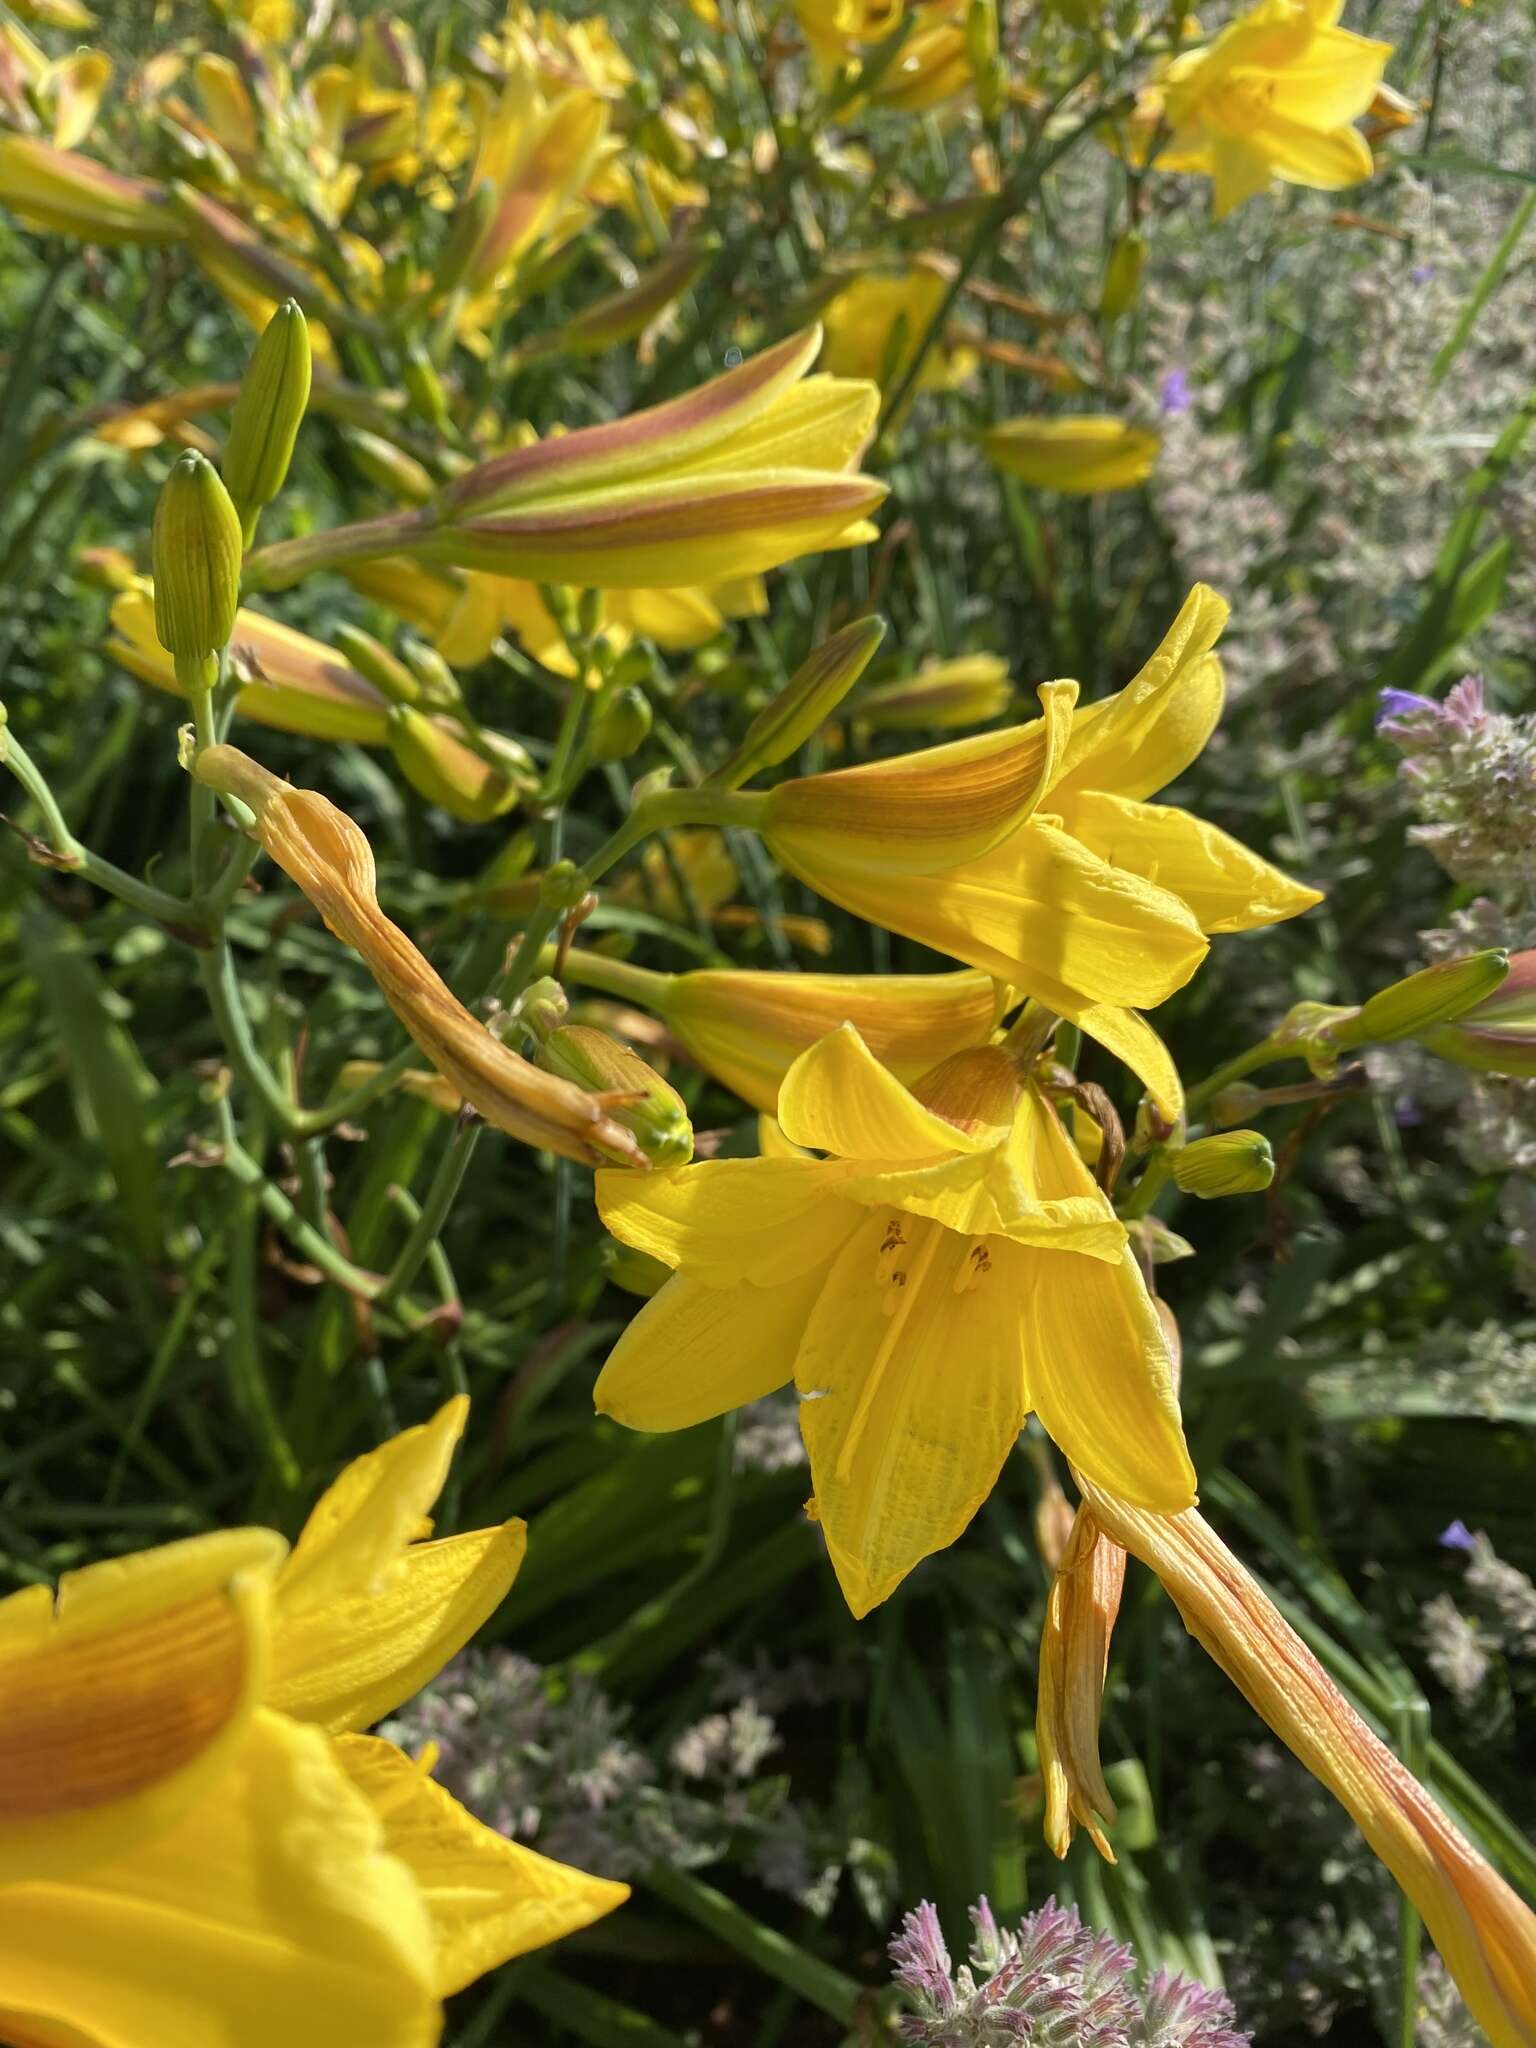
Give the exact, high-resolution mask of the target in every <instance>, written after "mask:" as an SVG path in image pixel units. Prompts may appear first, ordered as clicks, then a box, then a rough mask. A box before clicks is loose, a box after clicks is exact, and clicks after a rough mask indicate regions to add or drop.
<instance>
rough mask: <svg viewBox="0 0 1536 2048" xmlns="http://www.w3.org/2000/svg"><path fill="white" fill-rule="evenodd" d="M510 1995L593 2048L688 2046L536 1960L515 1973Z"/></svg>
mask: <svg viewBox="0 0 1536 2048" xmlns="http://www.w3.org/2000/svg"><path fill="white" fill-rule="evenodd" d="M513 1996H514V1998H515V1999H517V2000H518V2001H519V2002H520V2003H521V2004H523V2005H529V2006H532V2008H533V2010H534V2011H535V2012H539V2013H543V2014H544V2016H545V2018H546V2019H550V2020H554V2021H555V2022H556V2023H557V2024H558V2025H559V2027H560V2029H561V2031H562V2032H563V2031H565V2030H566V2029H569V2030H570V2032H572V2033H574V2034H578V2035H579V2036H580V2037H581V2039H582V2040H584V2041H591V2042H594V2043H595V2044H596V2048H621V2044H622V2048H687V2044H686V2043H685V2042H684V2040H683V2037H682V2035H681V2034H674V2033H673V2032H672V2030H671V2028H670V2027H663V2026H658V2025H657V2023H656V2021H655V2020H653V2019H650V2018H649V2017H647V2015H646V2014H645V2013H643V2012H637V2011H636V2010H635V2008H634V2007H633V2006H630V2005H619V2004H616V2003H615V2001H614V2000H613V1999H611V1998H608V1997H606V1996H605V1995H604V1994H603V1993H602V1992H601V1991H594V1990H592V1989H591V1988H590V1987H589V1986H588V1985H585V1984H578V1983H577V1982H576V1980H575V1979H574V1978H573V1977H563V1976H561V1975H560V1974H559V1973H558V1972H557V1971H555V1970H552V1969H550V1968H549V1966H548V1965H547V1964H546V1963H542V1962H539V1961H537V1960H536V1959H534V1958H530V1959H529V1960H528V1961H527V1962H525V1963H524V1964H523V1965H522V1967H521V1969H520V1970H519V1972H518V1976H517V1982H516V1985H515V1987H514V1991H513Z"/></svg>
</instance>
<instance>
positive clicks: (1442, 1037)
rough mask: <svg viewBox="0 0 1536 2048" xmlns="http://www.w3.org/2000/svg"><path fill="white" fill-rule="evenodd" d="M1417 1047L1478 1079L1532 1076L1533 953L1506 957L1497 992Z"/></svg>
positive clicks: (1535, 1047)
mask: <svg viewBox="0 0 1536 2048" xmlns="http://www.w3.org/2000/svg"><path fill="white" fill-rule="evenodd" d="M1420 1043H1421V1044H1423V1045H1425V1046H1427V1047H1428V1048H1429V1050H1430V1051H1431V1052H1432V1053H1437V1054H1438V1055H1439V1057H1440V1058H1441V1059H1443V1060H1452V1061H1454V1062H1455V1064H1456V1065H1457V1066H1458V1067H1471V1068H1473V1069H1474V1070H1475V1071H1476V1072H1478V1073H1483V1074H1510V1075H1518V1076H1525V1077H1529V1076H1533V1075H1536V952H1524V953H1512V954H1511V955H1510V960H1509V973H1508V975H1507V977H1506V978H1505V980H1504V982H1503V984H1502V986H1501V987H1500V988H1498V989H1497V990H1496V991H1495V993H1494V994H1492V995H1490V996H1487V997H1485V998H1484V1000H1483V1001H1482V1002H1480V1003H1478V1004H1477V1005H1476V1007H1475V1008H1473V1009H1469V1010H1463V1011H1462V1012H1461V1014H1460V1015H1459V1016H1458V1017H1457V1018H1456V1020H1455V1022H1454V1023H1448V1024H1440V1025H1437V1026H1436V1028H1435V1029H1434V1030H1432V1031H1426V1032H1424V1034H1423V1036H1422V1038H1421V1040H1420Z"/></svg>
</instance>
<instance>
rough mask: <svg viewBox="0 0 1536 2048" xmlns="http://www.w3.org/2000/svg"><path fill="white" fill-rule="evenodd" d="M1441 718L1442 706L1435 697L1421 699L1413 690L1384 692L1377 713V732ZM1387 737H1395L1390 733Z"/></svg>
mask: <svg viewBox="0 0 1536 2048" xmlns="http://www.w3.org/2000/svg"><path fill="white" fill-rule="evenodd" d="M1439 716H1440V706H1439V705H1438V704H1437V703H1436V702H1435V700H1434V698H1433V697H1420V696H1418V695H1416V693H1415V692H1414V691H1412V690H1383V691H1382V693H1381V707H1380V709H1379V710H1378V711H1377V713H1376V730H1377V731H1378V732H1382V731H1384V730H1385V729H1386V727H1388V726H1390V725H1398V724H1407V723H1408V722H1409V721H1410V720H1413V721H1416V720H1418V719H1420V718H1438V717H1439ZM1387 737H1388V738H1389V739H1390V738H1392V737H1393V735H1392V734H1391V733H1388V734H1387Z"/></svg>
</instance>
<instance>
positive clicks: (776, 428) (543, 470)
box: [245, 329, 885, 590]
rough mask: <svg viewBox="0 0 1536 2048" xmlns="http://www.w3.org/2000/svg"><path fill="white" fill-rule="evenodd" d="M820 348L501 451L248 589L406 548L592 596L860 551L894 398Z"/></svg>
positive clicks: (814, 340) (277, 559)
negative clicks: (819, 357)
mask: <svg viewBox="0 0 1536 2048" xmlns="http://www.w3.org/2000/svg"><path fill="white" fill-rule="evenodd" d="M820 342H821V337H820V333H819V331H818V330H816V329H812V330H811V331H810V332H809V333H805V334H798V335H792V336H791V337H790V338H789V339H788V340H787V341H783V342H780V343H779V344H778V345H777V346H776V347H774V348H771V349H766V350H765V351H764V352H763V353H762V354H761V355H758V356H754V357H752V358H751V359H750V360H749V361H748V362H745V363H743V364H741V366H740V367H739V368H737V369H734V370H727V371H726V373H725V374H724V376H721V377H716V378H715V379H714V380H713V381H712V382H710V383H708V384H705V385H702V386H701V387H700V388H699V389H698V390H697V391H691V392H688V393H687V394H685V396H683V397H681V398H674V399H670V400H668V402H667V403H666V404H664V405H658V406H653V407H651V408H650V409H649V410H647V411H645V412H638V413H634V414H631V415H630V416H629V417H628V418H625V419H619V420H614V421H613V422H611V423H610V424H609V425H607V426H600V427H582V428H580V429H578V431H577V432H575V433H571V434H561V435H551V436H550V437H549V438H547V439H545V440H543V441H536V442H534V443H533V444H532V445H531V446H528V447H520V448H514V449H511V450H509V451H508V452H507V453H506V454H504V455H497V456H493V457H492V458H491V459H490V460H489V461H488V462H482V463H479V464H477V465H476V466H475V467H474V468H473V469H468V470H465V471H464V472H463V473H462V474H461V475H459V476H457V477H455V478H454V479H453V481H452V482H451V483H449V484H446V485H445V486H444V487H443V489H442V490H441V491H440V492H439V493H438V494H437V496H436V497H435V498H434V499H433V500H432V501H431V503H430V504H427V505H421V506H417V507H414V508H413V509H411V510H409V511H406V512H400V513H393V514H388V515H386V516H385V517H383V518H380V519H372V520H367V521H365V522H364V523H363V524H361V525H358V526H343V527H338V528H336V529H334V530H333V531H331V532H329V533H319V534H313V535H309V536H307V537H305V538H304V539H301V540H295V541H281V542H279V543H278V544H277V545H276V546H275V547H270V548H263V549H261V550H259V551H258V552H257V553H256V554H254V555H251V556H249V557H248V558H247V560H246V564H245V578H246V587H247V588H248V589H258V590H273V589H282V588H285V587H286V586H287V585H288V584H290V583H293V582H296V581H297V580H298V579H299V578H300V577H301V576H304V575H307V574H309V573H310V572H311V571H312V570H315V569H320V568H329V567H332V566H334V565H337V564H340V563H345V562H349V561H360V560H366V559H367V558H369V557H370V556H375V555H395V554H405V555H410V556H414V557H418V558H420V559H422V560H425V561H432V562H449V563H454V564H457V565H458V566H459V567H461V568H466V569H480V570H486V571H489V572H491V573H492V574H495V575H502V576H512V577H520V578H523V579H525V580H528V581H533V582H539V583H568V584H572V585H575V586H577V587H578V588H583V589H589V590H634V589H647V590H649V589H670V588H675V587H679V586H693V585H696V584H699V583H706V584H707V583H712V582H714V581H716V580H719V579H723V578H734V577H741V576H753V575H756V574H758V573H759V572H760V571H762V570H765V569H772V568H776V567H777V566H778V565H779V564H780V563H781V562H787V561H790V560H792V559H793V558H794V557H795V556H797V555H803V554H810V553H814V552H817V551H819V550H821V549H823V548H837V547H849V546H853V545H856V544H857V543H858V542H860V541H862V540H865V539H867V538H869V535H870V531H871V529H870V528H869V526H868V524H867V515H868V514H869V513H870V512H872V511H873V510H874V508H875V507H876V506H877V505H878V504H879V503H880V501H881V499H882V498H883V497H884V496H885V486H884V485H883V484H880V483H877V482H876V481H875V479H874V478H873V477H867V476H860V475H858V474H857V473H854V465H855V464H856V463H857V461H858V458H859V456H860V454H861V453H862V451H863V449H864V446H865V443H866V442H867V441H868V439H869V436H870V434H871V432H872V431H873V428H874V424H875V417H876V414H877V412H878V409H879V402H880V399H879V393H878V392H877V391H876V389H875V388H874V386H873V385H871V384H866V383H862V382H849V381H847V380H845V379H842V378H838V377H825V376H818V377H810V378H808V377H807V376H806V372H807V371H808V370H809V368H810V366H811V363H812V362H813V360H814V359H815V356H816V353H817V350H818V348H819V347H820Z"/></svg>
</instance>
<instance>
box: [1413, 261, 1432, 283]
mask: <svg viewBox="0 0 1536 2048" xmlns="http://www.w3.org/2000/svg"><path fill="white" fill-rule="evenodd" d="M1434 274H1435V266H1434V265H1433V263H1415V265H1414V266H1413V268H1412V270H1410V271H1409V273H1408V279H1409V282H1410V283H1411V284H1428V283H1429V281H1430V279H1431V278H1432V277H1433V276H1434Z"/></svg>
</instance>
